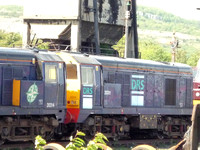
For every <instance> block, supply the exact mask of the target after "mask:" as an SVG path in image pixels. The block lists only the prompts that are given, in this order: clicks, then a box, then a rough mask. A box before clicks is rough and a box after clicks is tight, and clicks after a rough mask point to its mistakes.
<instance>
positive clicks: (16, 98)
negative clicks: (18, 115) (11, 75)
mask: <svg viewBox="0 0 200 150" xmlns="http://www.w3.org/2000/svg"><path fill="white" fill-rule="evenodd" d="M20 86H21V81H20V80H13V93H12V104H13V106H20Z"/></svg>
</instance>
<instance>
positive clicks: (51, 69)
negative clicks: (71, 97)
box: [45, 64, 57, 83]
mask: <svg viewBox="0 0 200 150" xmlns="http://www.w3.org/2000/svg"><path fill="white" fill-rule="evenodd" d="M56 70H57V67H56V66H55V65H49V64H45V81H46V82H50V83H52V82H57V71H56Z"/></svg>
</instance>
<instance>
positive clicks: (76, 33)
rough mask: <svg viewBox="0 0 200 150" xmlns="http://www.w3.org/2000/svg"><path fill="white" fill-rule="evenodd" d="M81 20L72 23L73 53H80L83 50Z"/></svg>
mask: <svg viewBox="0 0 200 150" xmlns="http://www.w3.org/2000/svg"><path fill="white" fill-rule="evenodd" d="M80 24H81V22H80V20H78V21H72V25H71V51H72V52H79V51H80V48H81V30H80Z"/></svg>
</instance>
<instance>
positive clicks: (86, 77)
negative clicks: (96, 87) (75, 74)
mask: <svg viewBox="0 0 200 150" xmlns="http://www.w3.org/2000/svg"><path fill="white" fill-rule="evenodd" d="M81 79H82V84H83V85H87V86H93V84H94V72H93V68H90V67H82V68H81Z"/></svg>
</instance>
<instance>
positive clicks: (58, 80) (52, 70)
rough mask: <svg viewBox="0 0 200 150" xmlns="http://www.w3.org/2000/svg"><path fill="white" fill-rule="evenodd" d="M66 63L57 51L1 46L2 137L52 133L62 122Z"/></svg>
mask: <svg viewBox="0 0 200 150" xmlns="http://www.w3.org/2000/svg"><path fill="white" fill-rule="evenodd" d="M64 70H65V64H64V63H63V61H62V60H61V59H60V58H59V57H58V56H57V55H55V54H53V53H50V52H45V51H38V50H35V51H34V50H23V49H9V48H0V85H1V86H0V135H1V136H0V139H1V140H2V141H4V140H11V141H18V140H34V137H35V136H36V135H42V136H44V137H48V136H49V137H50V135H51V134H52V133H53V132H54V128H56V127H57V126H58V124H59V122H63V120H64V117H65V113H66V112H65V111H66V107H65V105H66V103H65V71H64Z"/></svg>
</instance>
